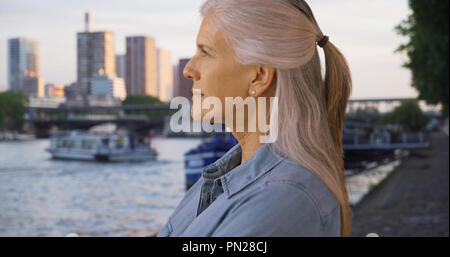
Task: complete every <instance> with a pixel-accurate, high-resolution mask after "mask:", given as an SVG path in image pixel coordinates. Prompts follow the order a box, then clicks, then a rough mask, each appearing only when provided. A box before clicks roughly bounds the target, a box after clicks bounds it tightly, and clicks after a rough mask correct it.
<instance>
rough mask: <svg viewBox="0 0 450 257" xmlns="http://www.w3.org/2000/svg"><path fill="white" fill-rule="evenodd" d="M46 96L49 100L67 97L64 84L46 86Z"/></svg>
mask: <svg viewBox="0 0 450 257" xmlns="http://www.w3.org/2000/svg"><path fill="white" fill-rule="evenodd" d="M45 96H46V97H49V98H61V97H64V96H65V86H64V84H52V83H49V84H45Z"/></svg>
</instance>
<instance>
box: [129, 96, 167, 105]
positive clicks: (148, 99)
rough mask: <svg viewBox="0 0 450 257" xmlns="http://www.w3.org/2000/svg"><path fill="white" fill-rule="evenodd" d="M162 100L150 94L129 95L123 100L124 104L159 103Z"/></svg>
mask: <svg viewBox="0 0 450 257" xmlns="http://www.w3.org/2000/svg"><path fill="white" fill-rule="evenodd" d="M159 103H161V101H160V100H159V99H158V98H156V97H153V96H149V95H129V96H127V98H126V99H125V100H124V101H123V102H122V104H124V105H129V104H159Z"/></svg>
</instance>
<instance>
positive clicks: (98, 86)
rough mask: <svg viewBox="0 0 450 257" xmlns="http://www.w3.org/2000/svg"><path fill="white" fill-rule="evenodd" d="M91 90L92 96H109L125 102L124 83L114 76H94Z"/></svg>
mask: <svg viewBox="0 0 450 257" xmlns="http://www.w3.org/2000/svg"><path fill="white" fill-rule="evenodd" d="M91 89H92V91H91V93H92V95H104V96H111V97H113V98H119V99H120V100H125V98H126V97H127V93H126V90H125V82H124V81H123V79H122V78H118V77H116V76H114V75H106V74H97V75H95V76H94V77H93V78H92V81H91Z"/></svg>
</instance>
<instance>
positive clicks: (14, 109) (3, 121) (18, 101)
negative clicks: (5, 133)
mask: <svg viewBox="0 0 450 257" xmlns="http://www.w3.org/2000/svg"><path fill="white" fill-rule="evenodd" d="M26 102H27V97H26V96H25V95H24V94H22V93H20V92H14V91H6V92H0V128H2V129H8V130H21V129H22V127H23V124H24V114H25V111H26V110H25V103H26Z"/></svg>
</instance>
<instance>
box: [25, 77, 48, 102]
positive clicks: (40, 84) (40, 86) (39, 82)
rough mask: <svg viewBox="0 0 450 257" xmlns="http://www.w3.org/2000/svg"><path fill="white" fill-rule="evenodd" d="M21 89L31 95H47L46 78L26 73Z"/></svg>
mask: <svg viewBox="0 0 450 257" xmlns="http://www.w3.org/2000/svg"><path fill="white" fill-rule="evenodd" d="M21 91H22V92H23V93H24V94H25V95H27V96H31V97H45V86H44V80H43V79H42V78H41V77H39V76H35V75H34V74H26V75H25V76H23V78H22V89H21Z"/></svg>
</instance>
